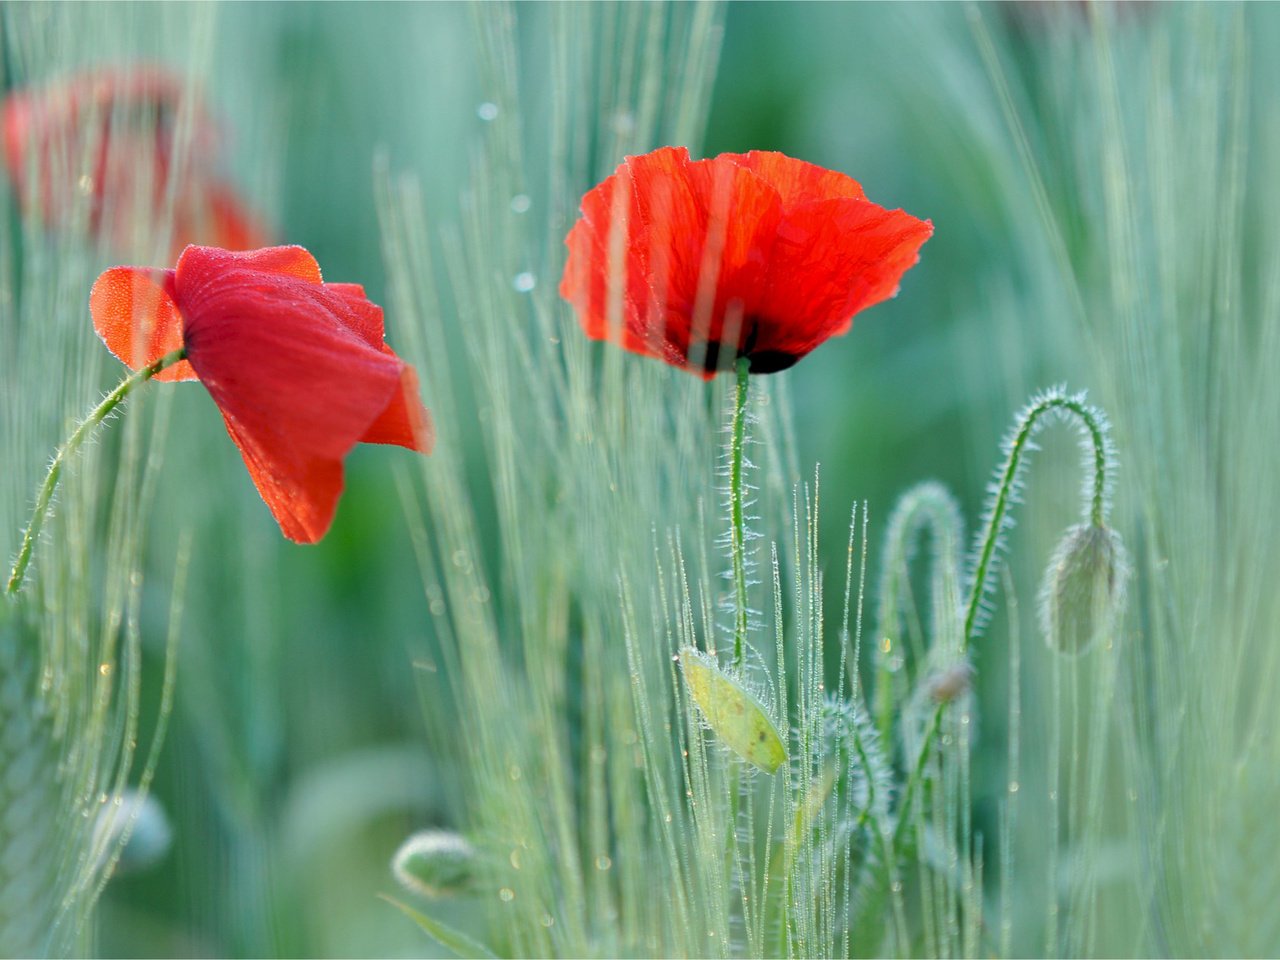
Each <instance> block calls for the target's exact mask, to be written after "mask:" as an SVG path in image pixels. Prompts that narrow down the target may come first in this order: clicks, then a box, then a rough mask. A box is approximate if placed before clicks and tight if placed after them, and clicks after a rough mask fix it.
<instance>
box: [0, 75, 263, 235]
mask: <svg viewBox="0 0 1280 960" xmlns="http://www.w3.org/2000/svg"><path fill="white" fill-rule="evenodd" d="M187 99H188V98H187V87H186V85H185V83H184V81H183V80H182V78H181V77H179V76H177V75H175V74H173V73H171V72H169V71H167V70H164V69H161V68H158V67H147V66H134V67H130V68H128V69H124V68H121V69H98V70H93V71H89V72H86V73H82V74H77V75H75V76H72V77H70V78H68V79H66V80H63V81H59V82H55V83H51V84H48V85H46V86H43V87H33V88H30V89H26V90H19V91H17V92H15V93H11V94H10V95H9V96H8V97H7V98H6V99H5V101H4V106H3V108H2V112H3V118H2V121H0V122H2V125H3V129H4V152H5V159H6V161H7V163H8V167H9V176H10V178H11V179H12V181H13V185H14V189H15V191H16V192H17V195H18V199H19V201H20V202H21V203H22V205H23V207H24V208H26V209H27V210H31V211H36V212H38V214H39V215H40V216H41V217H43V218H44V220H45V221H46V222H47V223H49V224H51V225H62V224H64V223H65V222H66V219H67V217H68V216H69V214H70V213H71V212H72V210H73V209H75V206H76V204H78V203H80V202H81V200H80V198H81V197H82V196H83V195H84V194H85V193H86V192H87V194H88V196H89V230H90V232H91V233H92V234H94V235H100V234H101V233H103V232H104V229H106V232H107V233H108V237H109V239H112V240H115V241H120V240H123V239H126V238H127V236H128V232H129V228H130V226H131V224H130V220H129V216H128V214H133V215H135V216H136V215H141V216H144V217H147V218H150V219H155V218H158V217H159V216H161V215H163V214H164V213H165V211H166V204H167V202H168V198H167V194H168V191H169V189H170V183H171V181H172V182H173V183H174V185H175V187H176V189H175V195H174V196H175V200H174V209H173V217H174V243H175V251H180V250H181V249H182V248H183V247H185V246H186V245H187V244H188V243H191V242H209V243H213V244H215V245H216V246H220V247H226V248H230V249H248V248H250V247H255V246H261V245H262V244H263V243H264V242H265V233H264V231H263V229H262V227H261V225H260V224H259V223H258V222H257V220H256V218H254V217H253V216H252V215H251V214H250V213H249V212H248V210H247V209H246V208H245V206H244V204H243V203H242V202H241V201H240V200H239V198H238V197H237V196H236V195H235V192H234V191H233V190H232V189H231V188H230V187H229V186H228V185H227V184H226V183H225V182H223V181H222V180H221V179H220V178H219V177H218V175H217V172H216V158H217V144H218V141H219V139H220V138H219V136H218V133H217V129H216V127H215V125H214V124H213V122H212V120H211V119H210V118H209V116H208V114H207V113H206V112H205V111H204V110H203V107H202V105H201V104H199V103H198V102H197V103H192V105H191V109H192V110H193V112H194V113H193V117H192V136H191V142H190V144H189V147H188V149H186V150H185V151H183V155H184V159H182V161H181V162H179V160H178V157H177V151H176V149H175V128H176V126H177V123H178V120H179V115H180V111H181V108H182V107H183V105H184V103H186V102H187ZM109 206H110V207H113V208H114V209H115V210H117V211H119V215H117V216H116V217H115V219H114V220H113V221H112V223H111V224H110V226H109V227H105V228H104V215H105V213H106V211H107V209H108V207H109Z"/></svg>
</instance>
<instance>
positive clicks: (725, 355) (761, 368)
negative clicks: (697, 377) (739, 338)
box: [700, 317, 800, 373]
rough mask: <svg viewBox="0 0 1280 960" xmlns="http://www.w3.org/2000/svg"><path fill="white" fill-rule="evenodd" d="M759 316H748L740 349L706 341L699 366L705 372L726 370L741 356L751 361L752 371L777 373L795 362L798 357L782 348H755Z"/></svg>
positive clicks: (758, 329)
mask: <svg viewBox="0 0 1280 960" xmlns="http://www.w3.org/2000/svg"><path fill="white" fill-rule="evenodd" d="M760 323H761V321H760V320H759V318H756V317H751V318H748V320H747V324H748V325H749V329H750V332H749V333H748V334H747V339H746V340H745V341H744V342H743V344H742V348H741V350H739V349H738V348H737V346H735V345H733V344H728V345H726V344H724V343H722V342H720V341H719V340H709V341H707V349H706V352H705V353H704V354H703V356H702V363H701V364H700V366H701V367H702V369H703V370H705V371H706V372H707V373H715V372H716V371H717V370H728V369H731V368H732V367H733V363H734V361H735V360H736V359H737V358H738V357H740V356H742V357H746V358H747V359H749V360H750V361H751V372H752V373H778V372H779V371H781V370H786V369H787V368H788V367H791V366H793V365H794V364H795V362H796V361H797V360H799V359H800V358H799V357H798V356H797V355H796V354H794V353H787V352H786V351H784V350H757V349H756V348H755V346H756V338H757V335H758V334H759V332H760Z"/></svg>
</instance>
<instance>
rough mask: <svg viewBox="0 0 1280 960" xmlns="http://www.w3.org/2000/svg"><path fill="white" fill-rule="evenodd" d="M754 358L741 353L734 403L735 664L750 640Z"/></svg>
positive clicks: (731, 486)
mask: <svg viewBox="0 0 1280 960" xmlns="http://www.w3.org/2000/svg"><path fill="white" fill-rule="evenodd" d="M750 370H751V361H750V360H749V359H748V358H747V357H739V358H738V364H737V373H738V386H737V393H736V395H735V398H734V406H733V437H732V439H731V441H730V448H729V512H730V514H731V515H732V524H731V526H732V530H731V533H730V553H731V554H732V555H733V590H734V620H733V665H734V666H735V667H740V666H742V655H743V650H744V648H745V646H746V642H747V563H746V556H745V554H746V524H745V523H744V521H743V519H742V501H743V483H742V448H743V446H744V444H745V438H746V429H747V391H748V388H749V387H750V381H749V374H750Z"/></svg>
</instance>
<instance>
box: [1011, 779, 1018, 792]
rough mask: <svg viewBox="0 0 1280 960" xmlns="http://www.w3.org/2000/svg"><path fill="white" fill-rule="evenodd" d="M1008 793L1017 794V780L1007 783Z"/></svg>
mask: <svg viewBox="0 0 1280 960" xmlns="http://www.w3.org/2000/svg"><path fill="white" fill-rule="evenodd" d="M1009 792H1010V793H1017V792H1018V781H1017V780H1010V781H1009Z"/></svg>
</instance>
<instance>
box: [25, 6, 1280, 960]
mask: <svg viewBox="0 0 1280 960" xmlns="http://www.w3.org/2000/svg"><path fill="white" fill-rule="evenodd" d="M1278 43H1280V8H1277V7H1276V6H1274V5H1271V4H1239V3H1213V4H1199V3H1185V4H1184V3H1177V4H1174V3H1160V2H1153V3H1137V2H1133V3H1081V4H1077V3H974V4H970V3H947V4H935V3H915V4H893V3H857V4H852V3H850V4H844V3H822V4H819V3H806V2H801V3H788V4H782V3H773V2H765V3H751V4H747V3H742V4H734V3H730V4H727V5H717V4H704V3H683V2H667V3H646V4H637V3H623V4H605V3H581V4H578V3H547V4H533V3H527V4H526V3H517V4H511V5H506V4H498V3H493V4H490V3H480V4H475V5H471V4H464V3H453V2H448V3H431V4H389V3H361V4H355V3H331V4H312V3H254V4H247V3H207V4H198V5H194V4H193V5H178V4H138V3H118V4H88V3H66V4H49V3H35V2H9V3H5V4H4V5H2V6H0V79H2V80H3V83H4V87H5V95H6V98H8V99H7V102H9V103H13V102H14V98H15V97H17V96H20V95H21V94H22V93H23V92H24V91H26V92H30V91H40V90H48V89H51V88H56V86H57V84H59V83H65V82H66V81H67V79H68V78H71V77H75V76H83V75H89V74H93V75H98V76H101V75H102V72H103V71H116V72H118V73H119V74H120V75H130V74H131V72H136V71H137V70H138V69H139V68H140V67H144V66H148V65H150V66H154V65H161V66H163V67H164V68H165V69H166V70H167V71H170V72H171V73H172V75H173V76H174V77H176V78H177V80H176V82H177V85H178V87H179V88H180V89H181V91H182V93H181V98H180V103H181V104H182V106H181V107H179V108H175V109H174V110H172V111H168V110H167V108H166V109H165V110H163V111H158V110H156V109H153V108H147V109H145V110H142V111H136V112H134V113H130V112H129V111H128V110H126V109H124V108H122V107H121V106H120V105H119V102H118V101H117V103H116V104H115V106H112V105H110V104H108V105H107V106H105V107H103V106H102V105H101V104H99V105H98V106H96V107H89V108H85V109H83V110H82V111H81V113H80V115H79V116H78V117H77V118H76V119H74V120H72V121H66V122H68V123H70V124H71V126H72V127H74V128H75V129H76V131H77V133H76V136H75V137H74V138H70V139H64V140H61V141H55V142H54V146H53V147H52V148H50V149H47V150H42V149H40V148H39V147H38V146H33V145H32V144H33V142H34V141H33V140H32V139H31V138H28V139H27V140H26V141H24V144H25V145H24V144H19V145H18V147H17V148H16V150H15V147H14V146H12V145H11V143H10V141H11V140H13V137H14V134H13V133H12V132H11V130H10V127H9V126H6V131H5V135H6V142H5V144H4V147H5V155H6V163H5V167H6V174H5V180H6V183H5V184H3V185H0V186H2V189H0V221H2V226H3V229H2V230H0V530H4V531H7V532H8V536H9V540H8V541H6V543H7V544H8V545H7V546H6V547H5V548H4V553H5V556H6V558H14V559H18V558H19V556H20V550H21V541H22V531H23V530H24V529H25V528H26V527H27V525H28V523H29V521H30V518H31V515H32V509H33V505H34V504H35V503H36V497H37V491H38V489H39V488H40V485H41V481H42V478H43V477H44V476H45V473H46V470H47V469H48V467H49V464H50V458H51V457H52V456H53V455H54V452H55V451H56V450H57V449H58V447H59V445H60V444H61V443H63V441H64V440H65V439H66V438H67V436H68V435H69V434H70V433H71V432H72V430H73V429H74V428H75V426H76V424H77V423H78V422H79V421H80V420H81V418H83V417H84V416H85V415H86V414H87V413H89V411H90V410H92V409H93V408H94V406H95V404H97V403H98V402H99V401H100V400H101V399H102V397H103V396H104V395H105V394H106V393H107V392H108V391H110V390H111V389H112V388H113V387H114V386H115V385H116V384H117V383H118V382H119V381H120V379H121V378H122V377H123V376H125V375H126V373H127V371H126V370H125V369H124V367H123V366H122V365H121V364H120V363H119V362H117V361H116V360H115V359H114V358H113V357H112V356H111V355H110V354H109V353H108V352H107V351H106V350H105V349H104V348H103V345H102V343H101V342H100V341H99V339H98V337H97V336H96V335H95V333H94V328H93V325H92V321H91V317H90V310H89V291H90V288H91V287H92V286H93V284H94V281H95V278H97V277H98V275H99V274H100V273H101V272H102V271H103V270H105V269H107V268H109V267H113V266H116V265H119V264H136V265H148V266H156V267H172V266H173V265H174V262H175V252H174V246H175V243H180V242H181V238H182V237H184V236H187V234H186V232H184V231H186V230H187V226H188V224H187V223H186V218H187V213H188V212H189V211H188V206H189V205H190V204H191V202H192V201H191V198H190V196H189V194H188V192H187V188H186V187H184V186H183V184H182V183H181V182H180V181H179V179H178V178H176V177H169V178H166V177H165V175H164V169H165V168H164V164H170V165H171V169H187V170H197V171H201V176H204V177H206V178H207V179H208V180H210V181H213V180H216V181H217V182H218V183H222V184H226V185H227V186H228V187H229V188H230V189H231V190H233V192H234V194H235V196H237V197H239V198H240V201H241V202H242V203H243V205H244V207H245V209H246V210H249V211H252V217H253V218H254V221H255V222H256V223H258V224H259V225H260V226H261V229H262V231H263V232H264V243H265V242H267V241H269V242H270V243H272V244H286V243H287V244H300V245H302V246H304V247H306V248H307V249H308V250H310V251H311V253H313V254H314V255H315V258H316V260H318V262H319V263H320V265H321V266H322V268H323V271H324V278H325V280H326V281H330V282H333V281H345V282H355V283H361V284H363V285H364V287H365V289H366V291H367V293H368V297H369V299H371V300H372V301H373V302H375V303H377V304H380V305H381V306H382V307H383V308H384V310H385V315H386V339H387V343H388V344H390V345H391V346H392V347H394V349H395V351H396V353H397V354H398V355H399V356H400V357H402V358H404V359H405V360H406V361H408V362H409V363H411V364H413V365H414V367H415V368H416V370H417V374H418V378H419V380H420V384H421V397H422V400H423V402H424V403H425V405H426V407H427V408H428V409H429V410H430V412H431V417H432V419H433V421H434V424H435V428H436V443H435V448H434V450H433V452H432V453H431V455H430V456H428V457H422V456H419V455H417V454H415V453H411V452H409V451H407V450H403V449H398V448H395V447H390V446H374V445H364V444H362V445H360V446H358V447H357V448H356V449H355V450H354V451H353V452H352V453H351V455H350V456H348V457H347V458H346V461H345V463H346V489H345V492H344V494H343V496H342V499H341V502H340V504H339V506H338V510H337V514H336V518H335V520H334V522H333V526H332V528H331V529H330V530H329V532H328V534H327V536H326V537H325V538H324V539H323V541H322V542H320V543H319V544H317V545H314V546H300V545H297V544H294V543H290V542H288V541H287V540H285V539H284V538H283V537H282V536H281V532H280V528H279V527H278V526H277V524H276V522H275V521H274V520H273V518H272V514H271V513H270V512H269V511H268V509H267V507H266V505H265V504H264V503H263V501H262V499H261V497H260V496H259V495H258V493H257V492H256V491H255V489H254V486H253V484H252V482H251V481H250V478H249V474H248V473H247V471H246V469H245V466H244V464H243V462H242V460H241V457H240V456H239V454H238V453H237V450H236V447H235V446H234V445H233V444H232V443H231V442H230V439H229V437H228V436H227V431H226V429H225V428H224V426H223V424H222V422H221V420H220V417H219V415H218V408H217V407H215V405H214V404H213V403H212V402H211V397H210V393H209V392H208V391H207V390H205V389H203V388H202V387H201V386H199V385H196V384H165V383H148V384H145V385H142V386H140V387H139V388H138V389H137V390H136V391H135V392H134V393H132V394H131V395H130V397H129V399H128V400H127V402H126V403H125V404H124V405H123V406H122V407H121V408H120V409H118V410H116V411H114V412H113V414H112V415H111V417H110V418H109V419H108V420H107V421H105V422H104V423H103V424H102V425H100V426H98V427H97V428H95V429H93V430H92V431H90V439H89V440H88V442H87V443H85V444H84V445H83V446H82V447H81V448H79V449H78V450H76V451H75V452H73V453H72V454H71V455H69V456H68V457H67V459H66V462H65V464H63V465H62V466H63V469H62V473H61V479H60V483H59V485H58V487H57V492H56V494H55V495H54V498H53V500H52V509H51V512H50V513H49V515H48V519H47V521H46V522H45V523H44V526H43V531H42V532H41V533H40V536H39V537H38V538H37V539H36V541H35V543H34V549H33V550H32V553H31V562H30V567H29V569H28V570H27V572H26V576H25V580H24V583H23V585H22V587H21V589H20V590H17V591H16V592H14V593H12V594H11V595H8V596H6V597H5V599H4V600H3V601H0V791H2V797H3V799H0V955H4V956H10V955H12V956H35V955H46V954H49V955H102V956H132V957H150V956H157V957H158V956H236V957H240V956H245V957H259V956H286V957H292V956H324V957H328V956H361V957H363V956H370V957H384V956H453V955H462V956H472V955H475V956H501V957H508V956H571V957H577V956H603V957H648V956H717V957H719V956H725V957H728V956H757V955H758V956H802V957H809V956H827V955H840V956H853V955H857V956H864V955H865V956H887V955H895V956H896V955H910V956H922V955H930V956H935V955H936V956H953V955H964V956H996V955H999V956H1076V955H1089V956H1092V955H1100V956H1157V955H1159V956H1166V955H1168V956H1208V955H1213V956H1220V955H1221V956H1241V955H1242V956H1275V955H1277V954H1278V953H1280V919H1278V918H1280V914H1278V913H1277V911H1276V909H1275V904H1276V901H1277V898H1278V897H1280V868H1277V862H1280V826H1277V819H1276V817H1275V814H1274V811H1275V810H1276V809H1277V807H1278V804H1280V776H1278V775H1277V773H1276V771H1277V770H1280V735H1278V733H1277V732H1278V731H1280V696H1278V695H1280V627H1278V625H1280V592H1278V591H1277V590H1276V589H1275V584H1276V583H1277V582H1278V581H1280V538H1277V537H1276V531H1277V530H1280V492H1278V488H1277V481H1276V478H1277V477H1278V476H1280V443H1278V442H1277V440H1278V439H1280V376H1278V375H1280V232H1277V230H1276V228H1275V224H1276V223H1277V222H1280V187H1277V186H1276V185H1275V184H1274V183H1273V182H1272V181H1273V179H1274V178H1273V176H1272V171H1273V170H1275V169H1276V168H1277V164H1278V163H1280V105H1278V104H1277V101H1276V98H1275V95H1274V91H1275V90H1276V89H1277V88H1278V86H1277V85H1278V84H1280V74H1278V73H1277V71H1278V70H1280V66H1277V63H1276V61H1275V58H1274V57H1273V56H1272V52H1273V51H1274V49H1276V47H1277V44H1278ZM197 105H199V106H197ZM13 122H14V121H11V120H6V124H11V123H13ZM103 131H106V133H104V132H103ZM161 136H163V137H164V138H165V140H164V142H165V143H171V144H172V151H171V153H167V154H166V155H165V157H164V161H163V164H162V163H160V162H159V161H155V162H153V157H152V151H151V149H150V144H152V143H153V142H155V141H156V138H157V137H161ZM138 142H143V143H146V144H147V145H148V147H147V149H146V150H145V151H143V155H144V159H145V162H139V161H138V160H137V155H138V153H137V151H136V150H135V152H134V153H133V154H128V153H127V152H126V147H125V146H124V145H125V144H130V143H133V144H135V145H136V143H138ZM666 145H682V146H687V147H688V148H689V149H690V152H691V153H692V154H693V155H694V156H695V157H713V156H715V155H717V154H720V153H722V152H734V153H739V152H745V151H749V150H776V151H781V152H783V153H785V154H787V155H789V156H791V157H796V158H800V159H803V160H806V161H809V162H811V163H814V164H818V165H820V166H822V167H826V168H830V169H832V170H837V171H840V172H842V173H845V174H848V175H849V176H852V177H854V178H856V179H857V180H858V181H859V182H860V183H861V184H862V186H863V188H864V189H865V190H866V193H867V195H868V196H869V197H870V198H871V199H872V200H874V201H875V202H877V203H879V204H882V205H884V206H885V207H888V208H890V209H896V208H899V207H900V208H902V209H904V210H906V211H908V212H909V213H911V214H913V215H915V216H916V217H920V218H928V219H930V220H931V221H932V223H933V229H934V233H933V236H932V238H931V239H930V240H929V242H928V243H927V244H926V245H925V246H924V247H923V250H922V252H921V256H920V262H919V263H918V264H917V265H916V266H915V267H913V268H912V269H911V270H910V271H909V272H908V273H907V274H906V276H905V277H904V278H903V280H902V285H901V290H900V292H899V293H898V295H897V296H896V297H895V298H894V299H892V300H889V301H887V302H884V303H882V304H880V305H878V306H874V307H872V308H870V309H869V310H867V311H866V312H864V313H860V314H859V315H858V316H857V318H856V319H855V321H854V324H853V328H852V330H851V331H850V332H849V333H848V334H847V335H845V336H841V337H835V338H832V339H831V340H829V341H828V342H826V343H824V344H822V345H821V346H820V347H818V348H817V349H816V350H814V352H813V353H812V354H811V355H809V356H806V357H804V358H803V359H802V360H801V361H800V362H799V363H798V364H797V365H796V366H795V367H793V368H792V369H790V370H787V371H784V372H781V373H777V374H771V375H765V376H757V377H752V378H751V382H750V391H749V394H748V395H747V400H746V407H745V411H744V412H743V414H742V417H741V420H740V421H739V420H738V419H737V418H736V417H735V403H736V401H737V397H738V395H737V393H736V391H735V378H734V376H733V375H732V374H731V373H727V372H726V373H722V374H721V375H720V376H718V377H716V378H715V379H714V380H711V381H710V382H704V381H703V380H702V379H701V378H699V377H695V376H690V375H689V374H688V373H686V372H684V371H681V370H678V369H675V368H673V367H671V366H668V365H667V364H664V363H662V362H660V361H658V360H655V359H652V358H647V357H642V356H639V355H636V354H634V353H629V352H625V351H623V350H620V349H617V348H616V347H615V346H612V345H609V344H601V343H598V342H593V341H591V340H589V339H588V338H587V337H586V336H585V335H584V333H583V330H582V328H581V326H580V325H579V322H578V320H577V319H576V317H575V314H574V310H573V308H572V307H571V306H570V304H568V303H566V302H565V300H564V299H562V297H561V296H560V294H559V291H558V288H559V284H560V278H561V273H562V271H563V269H564V265H565V258H566V254H567V251H566V246H565V237H566V235H567V234H568V232H569V230H570V228H571V227H572V226H573V224H574V222H575V221H576V220H577V218H578V216H579V204H580V202H581V200H582V197H583V195H584V193H586V191H587V190H589V189H590V188H591V187H592V186H593V185H595V184H597V183H599V182H600V181H601V180H602V179H603V178H605V177H606V176H608V175H609V174H611V173H613V172H614V170H615V169H616V168H617V167H618V165H619V164H620V163H621V162H622V160H623V157H624V156H628V155H638V154H643V153H647V152H648V151H650V150H653V149H655V148H657V147H661V146H666ZM100 156H102V157H107V159H106V160H104V161H102V162H103V163H104V164H105V165H106V166H105V167H95V163H96V162H97V158H99V157H100ZM111 158H124V159H114V160H113V159H111ZM112 163H115V164H116V167H115V168H113V167H112V166H111V164H112ZM116 168H118V169H119V170H120V171H123V172H120V173H118V174H112V173H107V174H105V175H104V174H103V173H102V171H103V170H104V169H107V170H112V169H116ZM42 178H43V179H42ZM32 183H47V187H46V189H47V190H48V191H49V192H50V196H51V197H52V199H50V200H48V202H45V203H42V202H38V201H37V202H32V201H31V200H30V198H29V197H28V196H27V195H25V194H24V192H23V190H24V188H23V186H22V185H23V184H27V185H28V186H29V185H30V184H32ZM122 183H123V184H127V185H128V186H127V189H126V188H120V184H122ZM199 212H200V211H199V210H197V213H199ZM205 214H206V216H207V215H208V212H207V211H205ZM197 219H198V218H197ZM205 226H206V227H207V223H206V224H205ZM616 279H617V278H616V277H615V278H611V282H612V281H613V280H616ZM619 286H621V281H619ZM353 376H354V374H353ZM345 383H346V381H345V380H344V384H345ZM738 426H741V427H742V428H743V431H742V432H743V441H744V450H745V453H744V458H743V459H744V463H745V467H744V469H743V471H742V475H741V484H743V486H738V487H736V489H737V490H738V491H739V492H741V493H743V495H744V499H745V509H744V510H743V511H742V513H743V518H742V522H741V524H740V525H737V526H736V527H735V523H734V518H733V493H734V490H735V482H734V479H735V476H737V473H736V471H735V470H734V447H733V441H734V436H735V427H738ZM735 544H738V545H739V546H737V547H735ZM739 561H740V563H739ZM8 569H9V567H8V566H6V571H7V570H8ZM738 640H742V641H745V642H744V643H743V649H742V654H741V656H740V657H738V656H735V653H734V648H735V646H736V643H735V641H738ZM744 753H745V754H747V759H745V760H744V759H743V754H744ZM135 791H140V792H141V793H146V794H148V796H149V798H150V799H149V800H148V802H147V803H146V804H145V805H139V804H140V803H141V801H139V800H138V799H137V798H138V797H139V793H138V792H135ZM424 832H429V833H427V835H426V836H425V838H424V837H422V836H418V837H417V838H416V839H414V840H410V838H411V837H413V836H414V835H418V834H422V833H424ZM406 841H408V842H406ZM393 861H394V869H393Z"/></svg>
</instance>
